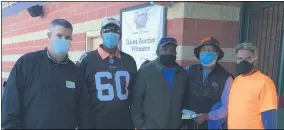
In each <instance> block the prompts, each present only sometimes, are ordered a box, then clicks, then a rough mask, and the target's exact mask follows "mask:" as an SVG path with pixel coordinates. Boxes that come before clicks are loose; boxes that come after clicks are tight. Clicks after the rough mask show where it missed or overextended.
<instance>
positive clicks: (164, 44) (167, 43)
mask: <svg viewBox="0 0 284 130" xmlns="http://www.w3.org/2000/svg"><path fill="white" fill-rule="evenodd" d="M169 44H173V45H175V46H178V45H177V44H176V43H173V42H166V43H163V44H160V46H166V45H169Z"/></svg>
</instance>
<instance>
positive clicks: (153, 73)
mask: <svg viewBox="0 0 284 130" xmlns="http://www.w3.org/2000/svg"><path fill="white" fill-rule="evenodd" d="M176 47H177V43H176V40H175V39H174V38H169V37H166V38H162V39H161V40H160V42H159V45H158V50H157V55H158V58H157V59H156V60H154V61H151V62H150V63H148V64H146V65H144V66H143V67H142V68H140V70H139V71H138V76H137V80H136V83H135V85H134V87H133V98H132V105H131V113H132V119H133V122H134V126H135V128H136V129H178V128H180V127H181V124H182V121H181V111H182V108H183V99H184V95H185V94H184V93H185V92H186V88H187V87H188V82H189V81H188V74H187V73H186V71H185V70H184V69H183V68H182V67H181V66H180V65H178V64H177V63H176Z"/></svg>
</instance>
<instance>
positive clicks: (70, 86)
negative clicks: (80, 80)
mask: <svg viewBox="0 0 284 130" xmlns="http://www.w3.org/2000/svg"><path fill="white" fill-rule="evenodd" d="M66 88H75V82H72V81H68V80H67V81H66Z"/></svg>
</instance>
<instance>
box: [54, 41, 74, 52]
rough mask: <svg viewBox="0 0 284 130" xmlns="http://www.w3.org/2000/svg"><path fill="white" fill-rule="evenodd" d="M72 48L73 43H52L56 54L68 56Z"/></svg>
mask: <svg viewBox="0 0 284 130" xmlns="http://www.w3.org/2000/svg"><path fill="white" fill-rule="evenodd" d="M70 47H71V41H70V40H65V39H55V40H54V41H53V42H52V48H53V51H54V52H55V53H56V54H67V53H68V51H69V49H70Z"/></svg>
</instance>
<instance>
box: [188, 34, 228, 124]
mask: <svg viewBox="0 0 284 130" xmlns="http://www.w3.org/2000/svg"><path fill="white" fill-rule="evenodd" d="M194 54H195V56H196V58H197V59H199V60H200V64H196V65H191V66H190V67H186V70H187V71H188V73H189V77H190V90H191V94H189V95H188V97H187V98H186V100H188V101H187V102H186V104H187V106H186V109H189V110H192V111H194V112H196V113H197V114H198V115H197V117H196V118H195V119H194V120H189V121H188V122H187V128H189V129H193V128H194V129H196V128H200V129H207V128H212V129H221V128H222V126H223V125H224V124H225V123H224V119H225V118H226V117H227V113H228V95H229V91H230V89H231V84H232V81H233V77H232V75H231V74H230V73H229V72H227V71H226V70H225V69H224V68H223V67H222V66H221V65H220V64H219V63H218V61H219V60H221V59H222V58H223V57H224V52H223V51H222V49H221V48H220V46H219V41H218V40H217V39H215V38H213V37H205V38H204V39H203V40H202V41H201V45H199V46H198V47H196V48H195V49H194ZM221 119H222V120H221ZM216 120H219V121H217V124H214V123H216ZM218 122H219V124H218ZM220 122H221V123H220ZM213 126H218V127H213Z"/></svg>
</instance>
